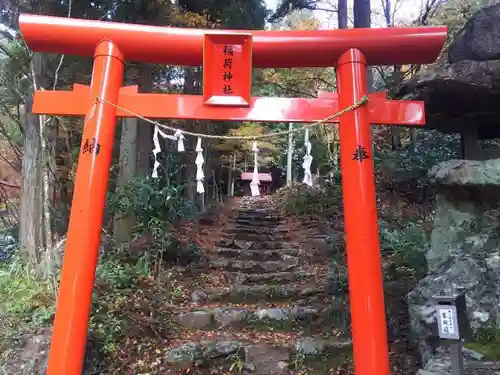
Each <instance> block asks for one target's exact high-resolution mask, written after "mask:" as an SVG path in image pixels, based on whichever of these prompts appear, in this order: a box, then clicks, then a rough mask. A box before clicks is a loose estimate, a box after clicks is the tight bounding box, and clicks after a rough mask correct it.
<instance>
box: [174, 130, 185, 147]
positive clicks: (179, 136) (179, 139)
mask: <svg viewBox="0 0 500 375" xmlns="http://www.w3.org/2000/svg"><path fill="white" fill-rule="evenodd" d="M174 137H175V139H174V140H176V141H177V151H179V152H184V134H182V131H180V130H177V131H176V132H175V134H174Z"/></svg>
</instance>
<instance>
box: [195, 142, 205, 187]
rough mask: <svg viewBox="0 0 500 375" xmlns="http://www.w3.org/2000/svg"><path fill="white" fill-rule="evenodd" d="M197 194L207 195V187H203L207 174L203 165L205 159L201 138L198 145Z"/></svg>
mask: <svg viewBox="0 0 500 375" xmlns="http://www.w3.org/2000/svg"><path fill="white" fill-rule="evenodd" d="M195 151H196V161H195V164H196V192H198V193H200V194H203V193H205V186H204V185H203V180H204V179H205V174H204V173H203V163H204V162H205V159H204V158H203V149H202V148H201V138H199V137H198V141H197V143H196V150H195Z"/></svg>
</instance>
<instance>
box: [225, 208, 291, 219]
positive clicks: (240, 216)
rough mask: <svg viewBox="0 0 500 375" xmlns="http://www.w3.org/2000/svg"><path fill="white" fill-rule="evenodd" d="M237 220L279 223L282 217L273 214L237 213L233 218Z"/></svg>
mask: <svg viewBox="0 0 500 375" xmlns="http://www.w3.org/2000/svg"><path fill="white" fill-rule="evenodd" d="M234 217H235V218H236V219H239V220H260V221H280V220H283V216H281V215H277V214H273V213H258V212H255V211H251V210H250V211H238V212H237V213H236V215H235V216H234Z"/></svg>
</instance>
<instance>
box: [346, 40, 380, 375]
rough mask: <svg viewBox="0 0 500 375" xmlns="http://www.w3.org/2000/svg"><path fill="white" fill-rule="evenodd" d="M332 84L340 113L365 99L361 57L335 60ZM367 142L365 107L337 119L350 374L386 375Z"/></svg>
mask: <svg viewBox="0 0 500 375" xmlns="http://www.w3.org/2000/svg"><path fill="white" fill-rule="evenodd" d="M337 83H338V91H339V104H340V107H341V108H347V107H348V106H350V105H353V104H354V103H356V102H357V101H359V100H360V99H361V97H362V96H363V95H365V94H366V93H367V89H368V88H367V79H366V59H365V57H364V56H363V54H362V53H361V51H359V50H357V49H350V50H348V51H347V52H345V53H344V54H343V55H342V56H341V57H340V58H339V60H338V62H337ZM371 142H372V141H371V132H370V118H369V114H368V109H367V107H366V106H361V107H359V108H357V109H356V110H354V111H350V112H347V113H345V114H344V115H342V116H341V117H340V161H341V168H342V192H343V196H344V226H345V233H346V244H347V264H348V277H349V296H350V305H351V319H352V338H353V346H354V348H353V354H354V366H355V373H356V375H389V373H390V369H389V355H388V345H387V327H386V320H385V305H384V291H383V279H382V269H381V257H380V244H379V235H378V221H377V207H376V197H375V181H374V166H373V158H372V157H371V156H370V154H371V150H372V147H371ZM374 371H375V372H374Z"/></svg>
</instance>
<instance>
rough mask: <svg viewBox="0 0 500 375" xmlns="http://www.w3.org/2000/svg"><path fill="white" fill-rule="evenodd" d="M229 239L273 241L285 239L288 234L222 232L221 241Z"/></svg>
mask: <svg viewBox="0 0 500 375" xmlns="http://www.w3.org/2000/svg"><path fill="white" fill-rule="evenodd" d="M231 240H233V241H234V240H240V241H254V242H257V241H259V242H274V241H287V240H288V236H287V235H285V234H283V233H281V234H280V233H273V234H263V233H252V232H237V233H236V232H232V233H227V232H225V233H223V234H222V239H221V242H222V241H231Z"/></svg>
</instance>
